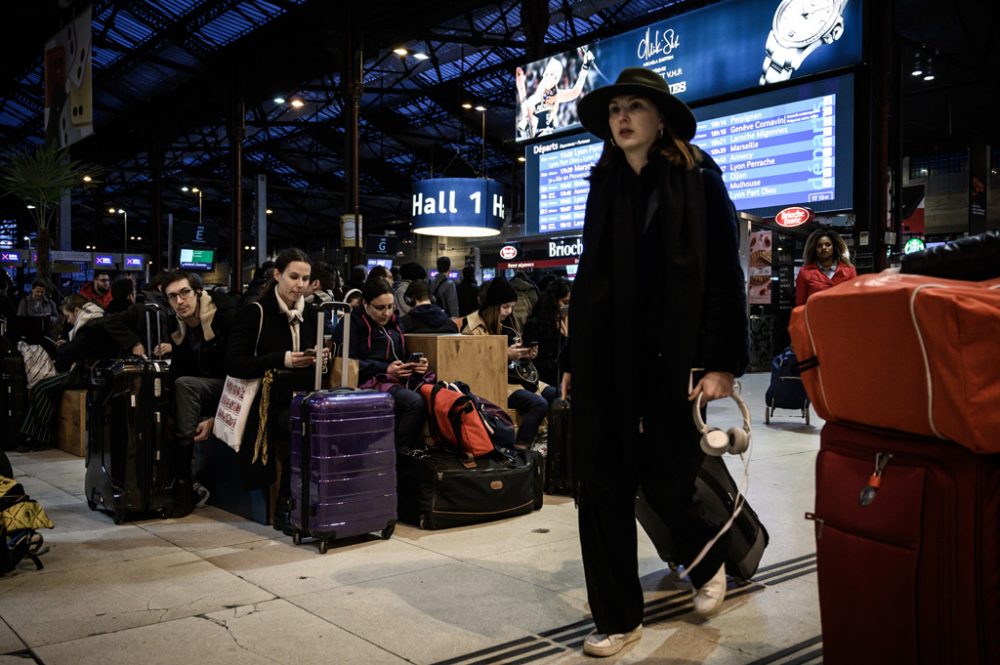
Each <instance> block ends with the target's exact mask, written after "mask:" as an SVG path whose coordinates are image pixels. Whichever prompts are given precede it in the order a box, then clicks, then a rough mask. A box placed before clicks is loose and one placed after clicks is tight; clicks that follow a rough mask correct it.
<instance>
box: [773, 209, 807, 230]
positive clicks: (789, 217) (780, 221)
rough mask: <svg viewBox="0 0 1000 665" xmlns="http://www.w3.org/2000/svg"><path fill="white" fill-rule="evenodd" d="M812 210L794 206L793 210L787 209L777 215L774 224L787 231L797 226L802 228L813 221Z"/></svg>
mask: <svg viewBox="0 0 1000 665" xmlns="http://www.w3.org/2000/svg"><path fill="white" fill-rule="evenodd" d="M812 216H813V214H812V210H810V209H809V208H802V207H799V206H792V207H791V208H785V209H784V210H782V211H781V212H779V213H778V214H777V215H775V216H774V222H775V224H777V225H778V226H783V227H785V228H786V229H790V228H794V227H796V226H802V225H803V224H806V223H807V222H809V221H810V220H812Z"/></svg>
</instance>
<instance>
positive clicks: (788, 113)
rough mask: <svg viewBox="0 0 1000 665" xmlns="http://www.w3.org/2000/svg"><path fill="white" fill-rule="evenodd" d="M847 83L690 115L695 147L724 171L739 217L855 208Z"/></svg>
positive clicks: (808, 87) (727, 104) (772, 94)
mask: <svg viewBox="0 0 1000 665" xmlns="http://www.w3.org/2000/svg"><path fill="white" fill-rule="evenodd" d="M853 98H854V95H853V84H852V81H851V77H850V76H841V77H838V78H833V79H827V80H825V81H818V82H813V83H807V84H804V85H800V86H796V87H794V88H785V89H782V90H776V91H769V92H766V93H763V94H759V95H753V96H751V97H746V98H743V99H738V100H734V101H731V102H725V103H723V104H714V105H712V106H706V107H700V108H698V109H695V115H696V116H697V117H698V130H697V134H696V135H695V138H694V141H693V142H694V143H695V144H697V145H698V146H699V147H701V148H702V149H703V150H704V151H705V152H707V153H708V154H710V155H711V156H712V158H713V159H715V161H716V163H718V165H719V167H720V168H721V169H722V178H723V180H724V181H725V182H726V187H727V189H728V190H729V196H730V198H731V199H732V200H733V203H734V204H735V205H736V208H737V210H740V211H745V212H750V213H753V214H757V215H760V216H761V217H772V216H773V215H774V214H775V213H776V212H778V211H779V210H781V209H782V208H784V207H787V206H790V205H801V206H805V207H807V208H810V209H812V210H813V211H814V212H831V211H836V210H848V209H850V208H851V207H852V206H853V196H852V192H853V187H852V182H851V179H852V177H853V163H852V160H851V154H852V152H853V144H854V136H853V131H852V128H853V124H854V122H853V121H854V118H853V114H854V104H853Z"/></svg>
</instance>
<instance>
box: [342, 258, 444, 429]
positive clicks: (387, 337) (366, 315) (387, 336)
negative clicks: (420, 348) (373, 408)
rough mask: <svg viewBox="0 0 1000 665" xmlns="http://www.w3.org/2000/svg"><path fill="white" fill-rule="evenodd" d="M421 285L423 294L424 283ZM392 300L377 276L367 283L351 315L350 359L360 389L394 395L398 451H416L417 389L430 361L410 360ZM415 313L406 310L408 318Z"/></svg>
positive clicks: (420, 401) (420, 412)
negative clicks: (356, 363) (366, 385)
mask: <svg viewBox="0 0 1000 665" xmlns="http://www.w3.org/2000/svg"><path fill="white" fill-rule="evenodd" d="M416 283H417V282H414V283H413V284H410V287H413V285H414V284H416ZM423 284H424V292H425V293H426V283H423ZM394 302H395V298H394V297H393V293H392V286H391V285H390V284H389V282H388V281H387V280H385V279H382V278H381V277H378V276H376V277H372V278H369V279H368V281H367V282H365V288H364V291H362V296H361V304H360V305H359V306H358V307H355V308H354V310H353V311H352V312H351V348H350V349H349V350H348V355H349V356H350V357H351V358H355V359H357V360H358V385H361V386H364V385H365V384H368V385H369V386H371V387H375V388H377V389H379V390H383V391H385V392H387V393H389V394H390V395H392V401H393V408H394V413H395V415H396V429H395V434H396V447H397V448H410V449H413V448H420V447H422V444H421V443H420V434H421V431H422V430H423V428H424V422H426V420H427V408H426V406H425V405H424V398H423V397H421V396H420V393H418V392H417V391H416V388H417V387H418V386H419V385H420V383H421V382H422V377H423V375H424V374H426V373H427V369H428V366H429V363H428V360H427V358H426V357H421V358H420V359H419V360H418V361H416V362H413V361H411V359H410V357H409V353H407V351H406V336H405V335H404V334H403V330H404V329H403V327H402V326H401V325H400V323H399V319H398V318H397V317H396V314H395V313H394V312H393V307H394ZM414 311H415V310H410V314H412V313H413V312H414ZM452 332H454V331H452ZM333 339H336V340H343V339H344V320H343V319H341V320H340V323H338V324H337V327H336V329H335V330H334V331H333Z"/></svg>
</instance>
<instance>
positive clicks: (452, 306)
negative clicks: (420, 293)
mask: <svg viewBox="0 0 1000 665" xmlns="http://www.w3.org/2000/svg"><path fill="white" fill-rule="evenodd" d="M431 297H432V298H434V300H435V301H437V304H438V305H440V306H441V309H443V310H444V311H446V312H447V313H448V316H458V291H457V290H456V288H455V282H453V281H451V280H450V279H448V274H447V273H443V272H442V273H438V274H437V275H436V276H435V277H434V281H432V282H431Z"/></svg>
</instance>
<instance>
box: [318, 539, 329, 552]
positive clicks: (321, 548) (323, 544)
mask: <svg viewBox="0 0 1000 665" xmlns="http://www.w3.org/2000/svg"><path fill="white" fill-rule="evenodd" d="M329 548H330V542H329V541H327V540H321V541H319V553H320V554H326V551H327V550H328V549H329Z"/></svg>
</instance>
